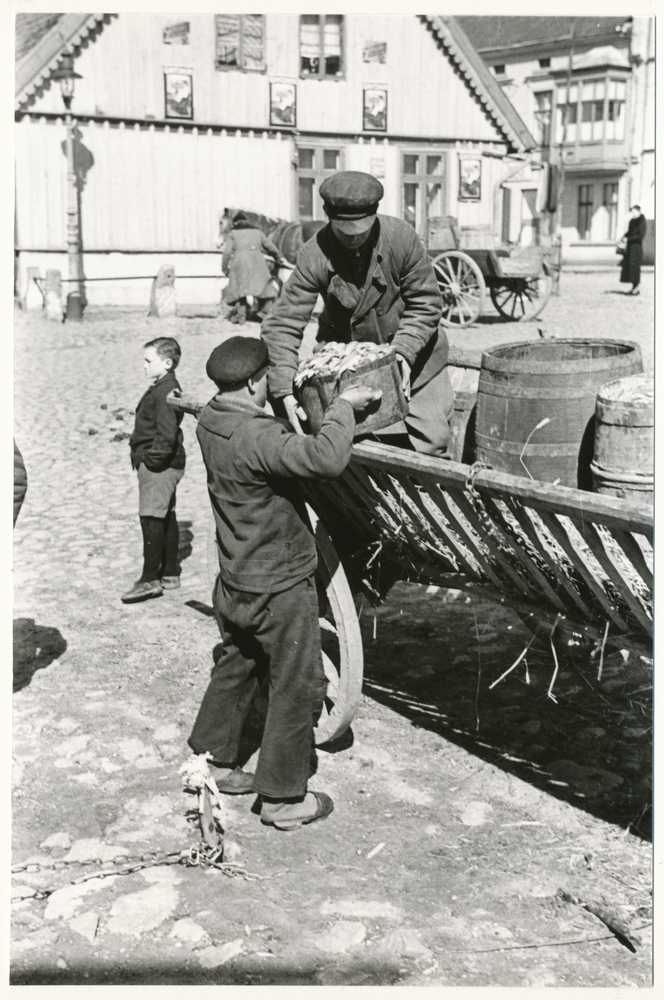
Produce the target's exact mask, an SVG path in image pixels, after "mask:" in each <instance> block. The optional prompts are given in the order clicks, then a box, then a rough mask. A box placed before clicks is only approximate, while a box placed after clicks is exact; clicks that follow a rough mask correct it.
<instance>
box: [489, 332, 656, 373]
mask: <svg viewBox="0 0 664 1000" xmlns="http://www.w3.org/2000/svg"><path fill="white" fill-rule="evenodd" d="M532 343H533V346H534V347H535V350H537V349H538V348H537V345H539V344H541V343H542V341H533V342H532ZM567 345H570V346H571V347H572V348H573V349H578V350H579V351H580V350H581V348H582V347H584V346H586V347H590V348H591V349H592V348H597V347H601V346H604V347H616V346H618V347H619V348H620V349H621V350H620V353H619V354H607V355H602V356H596V357H594V358H583V357H579V358H578V360H572V359H570V360H566V361H563V360H559V359H555V360H554V359H552V358H549V359H548V360H547V361H536V360H535V359H534V356H533V354H531V355H530V356H529V357H528V358H523V357H522V358H515V357H514V352H515V351H516V350H519V351H523V349H524V346H525V344H524V342H523V341H517V342H515V343H511V344H501V345H500V346H498V347H490V348H488V349H487V350H486V351H483V352H482V368H483V369H488V370H489V371H496V372H506V373H507V374H510V375H518V374H528V373H531V374H541V375H546V374H547V373H551V371H552V365H555V369H554V370H555V372H556V373H557V374H566V375H568V374H579V373H584V372H587V371H588V368H589V363H590V362H592V361H598V362H604V363H605V367H606V369H607V370H608V372H609V374H608V376H607V379H606V381H607V382H609V381H617V379H611V377H610V374H611V371H612V370H617V371H618V372H620V373H621V374H620V375H619V376H618V377H619V378H622V377H624V376H625V375H629V374H636V372H634V373H631V372H629V371H622V368H623V365H624V362H625V361H628V362H629V363H630V364H634V363H636V364H637V365H638V369H637V371H638V372H639V373H640V372H642V371H643V362H642V358H641V348H640V346H639V344H637V343H636V341H634V340H612V339H610V338H597V339H592V340H591V339H582V338H579V339H577V338H575V337H567V338H564V337H563V338H561V339H560V340H558V339H556V340H555V341H551V342H549V345H547V346H548V350H549V351H550V352H551V353H553V351H554V350H555V348H556V347H563V348H564V347H565V346H567ZM624 348H628V349H627V350H625V349H624ZM540 349H541V348H540ZM611 361H614V362H615V363H614V364H611V363H610V362H611ZM597 367H598V368H601V367H602V365H601V364H600V365H598V366H597Z"/></svg>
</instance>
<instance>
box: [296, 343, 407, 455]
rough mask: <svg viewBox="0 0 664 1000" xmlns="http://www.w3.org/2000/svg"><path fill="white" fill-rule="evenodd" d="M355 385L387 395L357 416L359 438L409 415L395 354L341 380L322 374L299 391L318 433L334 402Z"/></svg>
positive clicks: (304, 406)
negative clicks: (326, 413)
mask: <svg viewBox="0 0 664 1000" xmlns="http://www.w3.org/2000/svg"><path fill="white" fill-rule="evenodd" d="M355 385H363V386H369V387H370V388H372V389H381V390H382V392H383V395H382V397H381V399H379V400H377V401H376V402H375V403H370V404H369V406H368V407H367V408H366V410H364V411H362V412H360V413H356V414H355V421H356V424H357V427H356V429H355V436H356V437H357V436H358V435H360V434H370V433H372V432H373V431H377V430H380V429H381V428H383V427H389V426H390V425H391V424H395V423H396V422H397V421H398V420H403V418H404V417H405V416H406V414H407V413H408V403H407V401H406V397H405V396H404V394H403V389H402V387H401V373H400V371H399V365H398V363H397V358H396V354H395V353H394V352H393V351H391V352H390V353H389V354H386V355H385V356H384V357H382V358H378V359H377V360H376V361H369V362H367V363H365V364H363V365H359V366H358V367H357V369H356V370H355V371H345V372H342V374H341V378H340V379H339V378H338V377H337V376H336V375H319V376H318V377H316V378H313V379H311V380H310V381H308V382H305V384H304V385H303V386H302V387H301V389H299V390H298V398H299V401H300V404H301V405H302V407H303V409H304V411H305V412H306V414H307V419H308V421H309V427H310V429H311V430H312V431H313V433H314V434H317V433H318V431H319V430H320V429H321V426H322V424H323V419H324V417H325V411H326V410H327V408H328V407H329V406H330V405H331V403H333V402H334V400H335V399H336V398H337V396H338V395H339V394H340V393H342V392H343V391H344V389H350V387H351V386H355Z"/></svg>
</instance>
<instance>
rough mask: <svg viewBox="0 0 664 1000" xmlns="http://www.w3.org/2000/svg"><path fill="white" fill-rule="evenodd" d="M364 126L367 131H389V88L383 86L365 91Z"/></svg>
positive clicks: (363, 102) (363, 103) (363, 101)
mask: <svg viewBox="0 0 664 1000" xmlns="http://www.w3.org/2000/svg"><path fill="white" fill-rule="evenodd" d="M362 128H363V129H364V130H365V131H367V132H387V90H385V89H384V88H383V87H369V88H367V89H366V90H365V91H363V100H362Z"/></svg>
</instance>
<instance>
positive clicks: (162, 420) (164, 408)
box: [143, 398, 180, 472]
mask: <svg viewBox="0 0 664 1000" xmlns="http://www.w3.org/2000/svg"><path fill="white" fill-rule="evenodd" d="M155 403H156V405H155V418H156V425H157V426H156V430H155V435H154V440H153V442H152V445H151V446H150V450H149V451H148V453H147V454H146V456H145V458H144V459H143V461H144V463H145V467H146V469H149V470H150V472H163V470H164V469H166V468H168V466H169V463H170V462H171V460H172V458H173V455H174V454H175V452H176V451H177V447H178V440H179V433H180V424H179V421H178V413H177V411H176V409H175V407H173V406H169V405H168V403H167V402H166V400H165V399H161V398H160V399H158V400H156V401H155Z"/></svg>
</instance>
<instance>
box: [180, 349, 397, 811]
mask: <svg viewBox="0 0 664 1000" xmlns="http://www.w3.org/2000/svg"><path fill="white" fill-rule="evenodd" d="M268 361H269V358H268V352H267V347H266V346H265V344H264V343H262V341H260V340H254V339H253V338H250V337H231V338H230V340H227V341H225V342H224V343H223V344H220V346H219V347H216V348H215V350H214V351H213V352H212V354H211V355H210V358H209V360H208V363H207V368H206V370H207V373H208V376H209V377H210V378H211V379H212V381H213V382H216V384H217V387H218V389H219V393H218V395H217V396H215V397H214V399H212V400H211V401H210V402H209V403H208V405H207V406H206V407H205V409H204V410H203V412H202V413H201V415H200V418H199V421H198V429H197V436H198V440H199V442H200V445H201V451H202V452H203V459H204V461H205V467H206V469H207V482H208V492H209V494H210V502H211V504H212V511H213V514H214V519H215V523H216V528H217V546H218V550H219V571H220V575H219V577H218V578H217V583H216V586H215V590H214V595H213V602H214V607H215V611H216V615H217V621H218V624H219V629H220V631H221V636H222V639H223V648H222V651H221V655H220V656H219V659H218V660H217V663H216V665H215V667H214V669H213V671H212V678H211V680H210V684H209V686H208V689H207V691H206V692H205V695H204V697H203V701H202V703H201V707H200V709H199V712H198V717H197V719H196V722H195V724H194V728H193V731H192V733H191V736H190V738H189V746H190V747H191V748H192V750H193V751H194V753H198V754H203V753H209V754H210V755H211V757H212V764H213V767H212V773H213V776H214V778H215V781H216V783H217V787H218V788H219V790H220V791H222V792H226V793H231V794H240V795H241V794H244V793H248V792H257V793H258V794H259V795H260V796H261V821H262V822H263V823H265V824H270V825H273V826H275V827H277V828H278V829H280V830H291V829H293V828H294V827H296V826H300V825H302V824H303V823H312V822H313V821H314V820H317V819H322V818H324V817H325V816H327V815H328V814H329V813H330V812H331V811H332V800H331V798H330V797H329V796H328V795H325V794H324V793H323V792H310V791H308V790H307V781H308V777H309V765H310V756H311V749H312V745H313V727H314V724H315V721H316V720H317V718H318V716H319V714H320V710H321V708H322V704H323V697H324V694H325V689H326V682H325V675H324V673H323V664H322V657H321V648H320V627H319V621H318V600H317V595H316V585H315V583H314V570H315V569H316V544H315V541H314V538H313V535H312V533H311V529H310V527H309V523H308V519H307V514H306V509H305V505H304V499H303V497H302V494H301V492H300V490H299V488H298V484H297V480H298V479H305V480H306V479H332V478H334V477H335V476H338V475H340V474H341V472H342V471H343V470H344V468H345V467H346V465H347V464H348V462H349V460H350V456H351V446H352V443H353V433H354V431H355V418H354V414H353V411H354V410H355V409H363V408H364V407H365V406H366V405H367V404H368V403H369V402H370V401H371V400H372V399H378V398H380V395H381V394H380V392H376V391H375V390H372V389H366V388H359V387H358V388H351V389H347V390H346V391H345V392H343V393H341V395H340V396H339V397H338V399H336V400H335V401H334V402H333V403H332V405H331V406H330V408H329V409H328V411H327V413H326V414H325V420H324V421H323V425H322V427H321V429H320V431H319V432H318V434H316V435H315V436H310V437H304V436H302V435H299V434H294V433H293V431H292V428H291V426H290V425H289V424H288V422H287V421H286V420H279V419H277V418H275V417H273V416H271V415H269V414H267V413H266V412H265V410H264V407H265V403H266V400H267V369H268ZM266 676H267V678H268V681H269V703H268V711H267V717H266V720H265V728H264V731H263V739H262V741H261V750H260V756H259V760H258V766H257V768H256V774H255V776H254V775H253V774H248V773H247V772H245V771H242V770H241V769H240V768H238V767H237V766H236V764H237V754H238V746H239V740H240V735H241V732H242V725H243V722H244V719H245V718H246V716H247V713H248V712H249V708H250V706H251V702H252V700H253V698H254V697H255V696H256V694H257V693H258V691H259V689H260V687H261V683H262V681H263V680H264V679H265V678H266Z"/></svg>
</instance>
